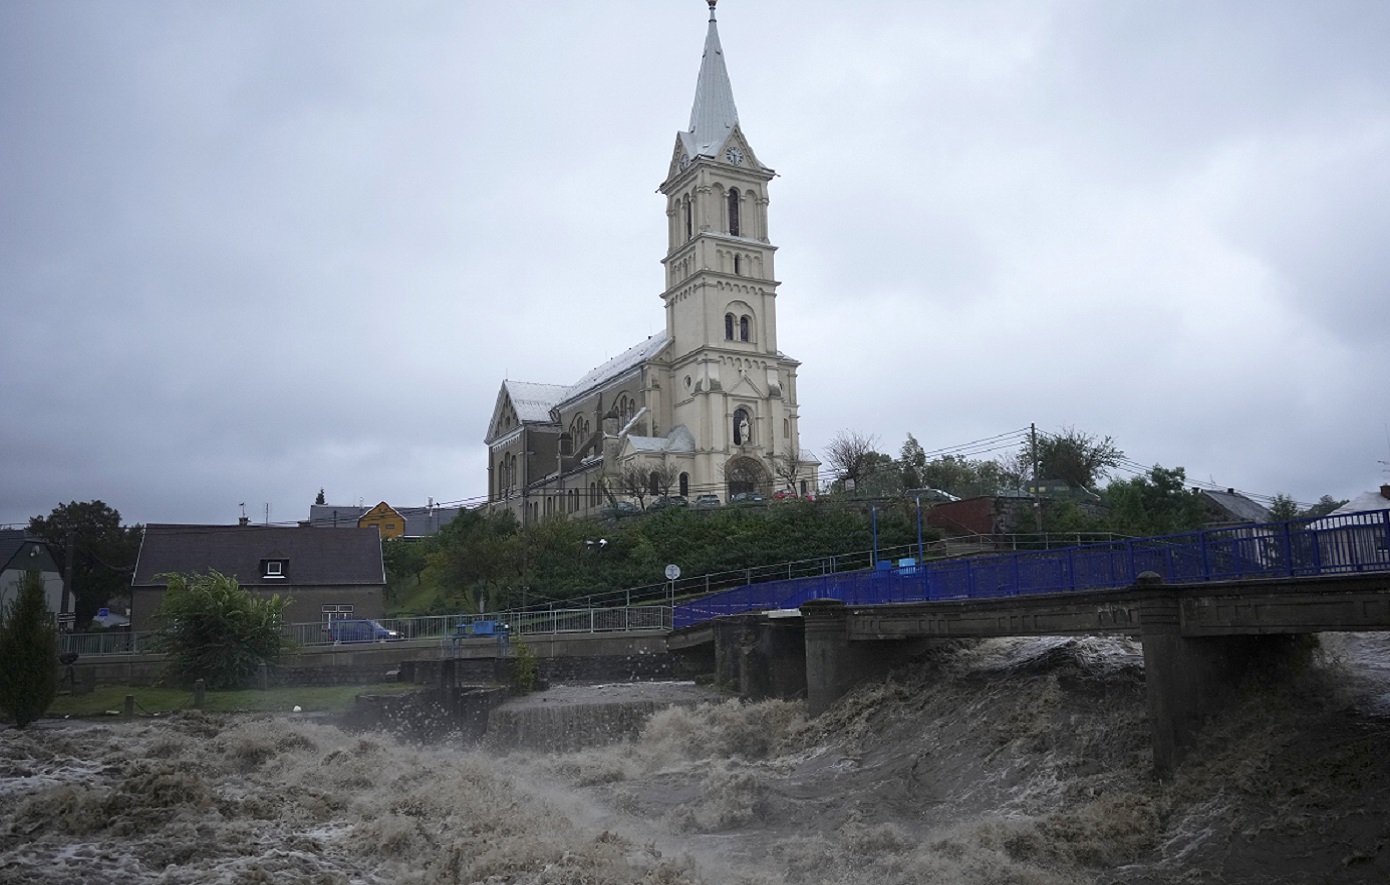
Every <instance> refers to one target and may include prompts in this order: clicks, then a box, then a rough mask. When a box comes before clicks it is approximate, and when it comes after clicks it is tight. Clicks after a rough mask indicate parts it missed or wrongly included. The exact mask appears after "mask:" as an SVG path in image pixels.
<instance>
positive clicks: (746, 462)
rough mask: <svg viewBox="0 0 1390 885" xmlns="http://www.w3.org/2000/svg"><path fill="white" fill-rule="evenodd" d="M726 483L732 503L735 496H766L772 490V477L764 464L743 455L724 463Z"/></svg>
mask: <svg viewBox="0 0 1390 885" xmlns="http://www.w3.org/2000/svg"><path fill="white" fill-rule="evenodd" d="M724 481H725V483H726V484H727V485H728V495H729V500H730V501H732V500H733V499H734V496H735V495H751V494H759V495H766V494H767V493H768V491H769V490H770V489H771V488H772V475H771V474H769V473H768V472H767V468H766V467H764V466H763V465H762V462H761V461H758V460H757V459H755V458H748V457H744V456H741V455H740V456H738V457H734V458H730V459H729V460H728V461H726V462H725V463H724Z"/></svg>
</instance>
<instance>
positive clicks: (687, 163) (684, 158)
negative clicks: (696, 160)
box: [681, 154, 690, 169]
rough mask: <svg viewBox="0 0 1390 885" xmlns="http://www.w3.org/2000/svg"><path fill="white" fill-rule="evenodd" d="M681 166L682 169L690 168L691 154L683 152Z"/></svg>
mask: <svg viewBox="0 0 1390 885" xmlns="http://www.w3.org/2000/svg"><path fill="white" fill-rule="evenodd" d="M681 168H682V169H688V168H690V155H689V154H681Z"/></svg>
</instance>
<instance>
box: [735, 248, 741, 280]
mask: <svg viewBox="0 0 1390 885" xmlns="http://www.w3.org/2000/svg"><path fill="white" fill-rule="evenodd" d="M742 259H743V256H742V255H739V254H737V253H735V254H734V275H735V276H741V275H742V273H743V272H742V270H741V268H742V266H743V261H742Z"/></svg>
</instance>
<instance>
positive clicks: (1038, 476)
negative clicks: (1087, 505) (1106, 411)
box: [1017, 427, 1125, 489]
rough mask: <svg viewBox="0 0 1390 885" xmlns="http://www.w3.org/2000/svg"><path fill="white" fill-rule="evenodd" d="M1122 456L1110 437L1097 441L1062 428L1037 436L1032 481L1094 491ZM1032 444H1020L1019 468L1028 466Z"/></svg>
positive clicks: (1091, 437)
mask: <svg viewBox="0 0 1390 885" xmlns="http://www.w3.org/2000/svg"><path fill="white" fill-rule="evenodd" d="M1124 457H1125V453H1124V452H1122V451H1121V450H1120V448H1119V447H1118V446H1116V445H1115V441H1114V440H1113V439H1111V438H1110V437H1108V436H1107V437H1104V438H1101V437H1097V436H1093V435H1092V434H1089V433H1085V432H1083V431H1080V430H1077V429H1076V428H1075V427H1065V428H1063V429H1062V432H1061V433H1058V434H1038V438H1037V472H1036V473H1035V474H1032V479H1033V480H1034V481H1037V480H1042V479H1060V480H1062V481H1063V482H1066V483H1067V484H1068V485H1070V486H1073V487H1077V488H1085V489H1089V488H1094V487H1095V486H1096V484H1097V482H1098V481H1099V480H1100V479H1101V478H1102V477H1103V476H1104V475H1105V473H1106V472H1107V471H1110V470H1113V469H1114V468H1116V467H1118V466H1119V465H1120V462H1121V461H1123V460H1124ZM1032 458H1033V447H1032V443H1031V442H1029V443H1024V445H1023V447H1022V449H1021V450H1020V451H1019V453H1018V458H1017V460H1018V462H1019V464H1021V465H1029V464H1031V463H1032Z"/></svg>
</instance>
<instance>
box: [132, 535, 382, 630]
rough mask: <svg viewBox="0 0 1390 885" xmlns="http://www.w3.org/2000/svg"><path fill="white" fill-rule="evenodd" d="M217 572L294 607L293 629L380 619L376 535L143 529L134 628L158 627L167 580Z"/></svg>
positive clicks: (289, 616)
mask: <svg viewBox="0 0 1390 885" xmlns="http://www.w3.org/2000/svg"><path fill="white" fill-rule="evenodd" d="M208 571H216V572H219V573H221V574H223V575H228V576H230V577H235V578H236V580H237V584H238V585H240V586H241V587H242V588H244V589H246V590H249V591H251V592H252V593H255V594H258V595H265V596H269V595H271V594H275V593H278V594H280V595H281V596H286V595H287V596H289V597H291V599H292V601H291V603H290V605H289V607H288V609H287V610H286V615H285V616H286V619H287V620H288V621H289V622H290V623H311V622H316V621H329V620H333V619H336V618H378V617H381V616H382V614H383V613H384V610H385V608H384V607H385V602H384V598H383V594H384V592H385V589H386V566H385V563H384V562H383V561H382V556H381V536H380V534H379V533H378V532H377V530H376V529H375V528H365V529H362V528H357V527H355V526H354V527H351V528H344V529H342V530H340V531H322V530H320V529H315V528H312V527H306V526H291V527H286V526H257V525H232V526H228V525H172V524H151V525H147V526H145V532H144V537H143V539H142V540H141V542H140V555H139V558H138V559H137V560H136V562H135V575H134V577H133V578H132V579H131V594H130V604H131V626H132V628H133V629H135V630H149V629H153V628H154V627H155V623H154V613H155V612H156V611H157V610H158V608H159V604H160V602H161V601H162V600H163V598H164V592H165V590H166V589H167V588H168V578H167V576H168V575H170V574H191V573H197V574H205V573H207V572H208Z"/></svg>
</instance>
